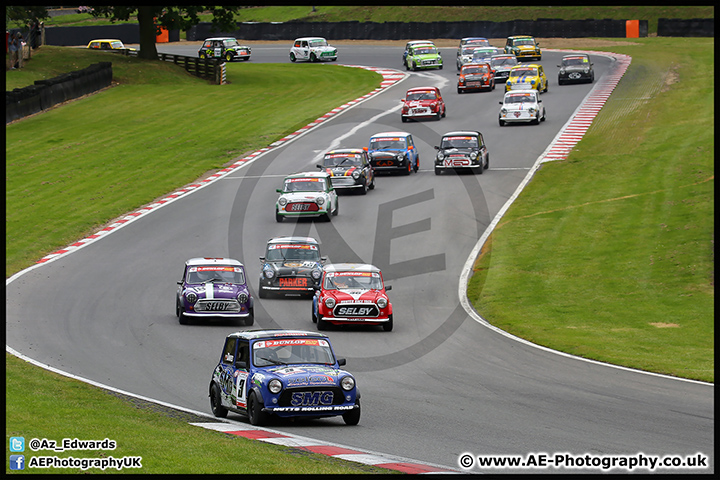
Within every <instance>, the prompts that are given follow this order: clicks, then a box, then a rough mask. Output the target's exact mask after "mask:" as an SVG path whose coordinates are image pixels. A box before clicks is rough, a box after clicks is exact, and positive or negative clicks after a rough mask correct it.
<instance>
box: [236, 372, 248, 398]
mask: <svg viewBox="0 0 720 480" xmlns="http://www.w3.org/2000/svg"><path fill="white" fill-rule="evenodd" d="M235 376H236V377H237V378H236V379H235V380H236V381H235V390H234V391H233V397H234V398H235V404H236V405H237V406H238V407H245V400H246V397H247V395H246V393H245V391H246V388H245V386H246V384H247V377H248V372H246V371H244V370H236V371H235Z"/></svg>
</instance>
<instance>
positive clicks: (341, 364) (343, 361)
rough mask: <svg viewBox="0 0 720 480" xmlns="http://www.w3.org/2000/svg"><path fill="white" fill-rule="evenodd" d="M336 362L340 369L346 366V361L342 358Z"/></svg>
mask: <svg viewBox="0 0 720 480" xmlns="http://www.w3.org/2000/svg"><path fill="white" fill-rule="evenodd" d="M337 362H338V367H342V366H344V365H346V364H347V360H345V359H344V358H338V359H337Z"/></svg>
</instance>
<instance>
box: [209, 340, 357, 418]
mask: <svg viewBox="0 0 720 480" xmlns="http://www.w3.org/2000/svg"><path fill="white" fill-rule="evenodd" d="M343 365H345V359H344V358H337V357H336V356H335V353H334V352H333V349H332V346H331V345H330V339H329V338H328V337H327V336H326V335H323V334H321V333H317V332H306V331H302V330H281V329H277V330H246V331H240V332H235V333H231V334H230V335H228V336H227V337H226V338H225V345H224V347H223V350H222V354H221V355H220V361H219V362H218V364H217V366H216V367H215V370H214V371H213V374H212V380H210V387H209V394H210V408H211V409H212V413H213V415H215V416H216V417H220V418H225V417H226V416H227V414H228V411H232V412H236V413H240V414H242V415H247V417H248V420H249V421H250V423H251V424H253V425H263V424H265V423H267V422H268V421H269V420H270V418H271V417H273V416H276V417H281V418H288V417H306V418H308V417H309V418H321V417H332V416H338V415H342V417H343V420H344V421H345V423H346V424H347V425H357V424H358V422H359V421H360V392H359V390H358V387H357V385H356V382H355V378H354V377H353V376H352V375H351V374H350V373H348V372H346V371H345V370H341V369H340V367H341V366H343Z"/></svg>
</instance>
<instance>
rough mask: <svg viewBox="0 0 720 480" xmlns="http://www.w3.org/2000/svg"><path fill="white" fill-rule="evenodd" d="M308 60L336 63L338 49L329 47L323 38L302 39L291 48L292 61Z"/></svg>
mask: <svg viewBox="0 0 720 480" xmlns="http://www.w3.org/2000/svg"><path fill="white" fill-rule="evenodd" d="M296 60H307V61H310V62H322V61H332V62H334V61H336V60H337V48H335V47H333V46H330V45H328V42H327V40H325V39H324V38H322V37H302V38H298V39H297V40H295V41H294V42H293V45H292V47H290V61H291V62H294V61H296Z"/></svg>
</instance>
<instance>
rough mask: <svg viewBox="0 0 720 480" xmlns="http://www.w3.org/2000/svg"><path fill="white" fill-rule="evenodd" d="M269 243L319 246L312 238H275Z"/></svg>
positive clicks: (288, 236) (290, 236)
mask: <svg viewBox="0 0 720 480" xmlns="http://www.w3.org/2000/svg"><path fill="white" fill-rule="evenodd" d="M268 243H312V244H314V245H318V241H317V240H315V239H314V238H312V237H298V236H292V235H286V236H282V237H273V238H271V239H270V240H268Z"/></svg>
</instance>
